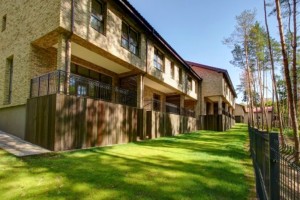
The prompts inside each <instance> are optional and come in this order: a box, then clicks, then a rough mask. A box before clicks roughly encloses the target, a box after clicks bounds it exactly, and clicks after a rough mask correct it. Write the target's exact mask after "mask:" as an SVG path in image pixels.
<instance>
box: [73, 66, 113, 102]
mask: <svg viewBox="0 0 300 200" xmlns="http://www.w3.org/2000/svg"><path fill="white" fill-rule="evenodd" d="M71 72H72V73H73V74H76V75H79V76H74V75H73V76H71V77H70V94H72V95H76V96H89V97H93V98H96V99H103V100H107V101H110V100H111V98H112V77H110V76H107V75H105V74H101V73H99V72H96V71H93V70H90V69H88V68H85V67H81V66H79V65H76V64H72V66H71ZM83 77H84V78H83Z"/></svg>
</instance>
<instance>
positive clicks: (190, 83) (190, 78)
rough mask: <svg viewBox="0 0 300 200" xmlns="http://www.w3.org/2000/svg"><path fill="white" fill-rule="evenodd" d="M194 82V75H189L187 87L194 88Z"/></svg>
mask: <svg viewBox="0 0 300 200" xmlns="http://www.w3.org/2000/svg"><path fill="white" fill-rule="evenodd" d="M192 83H193V79H192V77H190V76H188V79H187V88H188V90H192V89H193V86H192Z"/></svg>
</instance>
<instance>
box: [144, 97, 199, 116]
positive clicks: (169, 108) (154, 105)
mask: <svg viewBox="0 0 300 200" xmlns="http://www.w3.org/2000/svg"><path fill="white" fill-rule="evenodd" d="M164 108H165V109H164ZM144 109H145V110H153V111H162V110H165V112H166V113H172V114H177V115H184V116H189V117H195V111H194V110H191V109H187V108H180V107H179V106H177V105H175V104H172V103H168V102H164V103H163V102H161V101H159V100H157V99H147V100H144Z"/></svg>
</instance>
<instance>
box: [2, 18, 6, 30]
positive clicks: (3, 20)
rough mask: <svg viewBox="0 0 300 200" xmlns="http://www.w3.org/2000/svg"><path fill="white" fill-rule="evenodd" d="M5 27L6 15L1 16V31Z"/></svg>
mask: <svg viewBox="0 0 300 200" xmlns="http://www.w3.org/2000/svg"><path fill="white" fill-rule="evenodd" d="M5 29H6V15H4V16H3V17H2V31H4V30H5Z"/></svg>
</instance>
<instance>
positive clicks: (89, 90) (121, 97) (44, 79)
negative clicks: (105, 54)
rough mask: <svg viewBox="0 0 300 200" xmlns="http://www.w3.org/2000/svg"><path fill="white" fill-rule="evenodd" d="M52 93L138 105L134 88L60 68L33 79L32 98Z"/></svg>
mask: <svg viewBox="0 0 300 200" xmlns="http://www.w3.org/2000/svg"><path fill="white" fill-rule="evenodd" d="M50 94H65V95H73V96H77V97H86V98H92V99H98V100H103V101H107V102H115V103H119V104H123V105H127V106H132V107H136V105H137V92H136V91H134V90H128V89H124V88H120V87H113V86H112V85H110V84H106V83H103V82H100V81H95V80H92V79H89V78H85V77H82V76H79V75H76V74H72V73H66V72H65V71H60V70H57V71H53V72H50V73H48V74H44V75H42V76H39V77H36V78H33V79H32V80H31V86H30V98H34V97H39V96H45V95H50Z"/></svg>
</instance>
